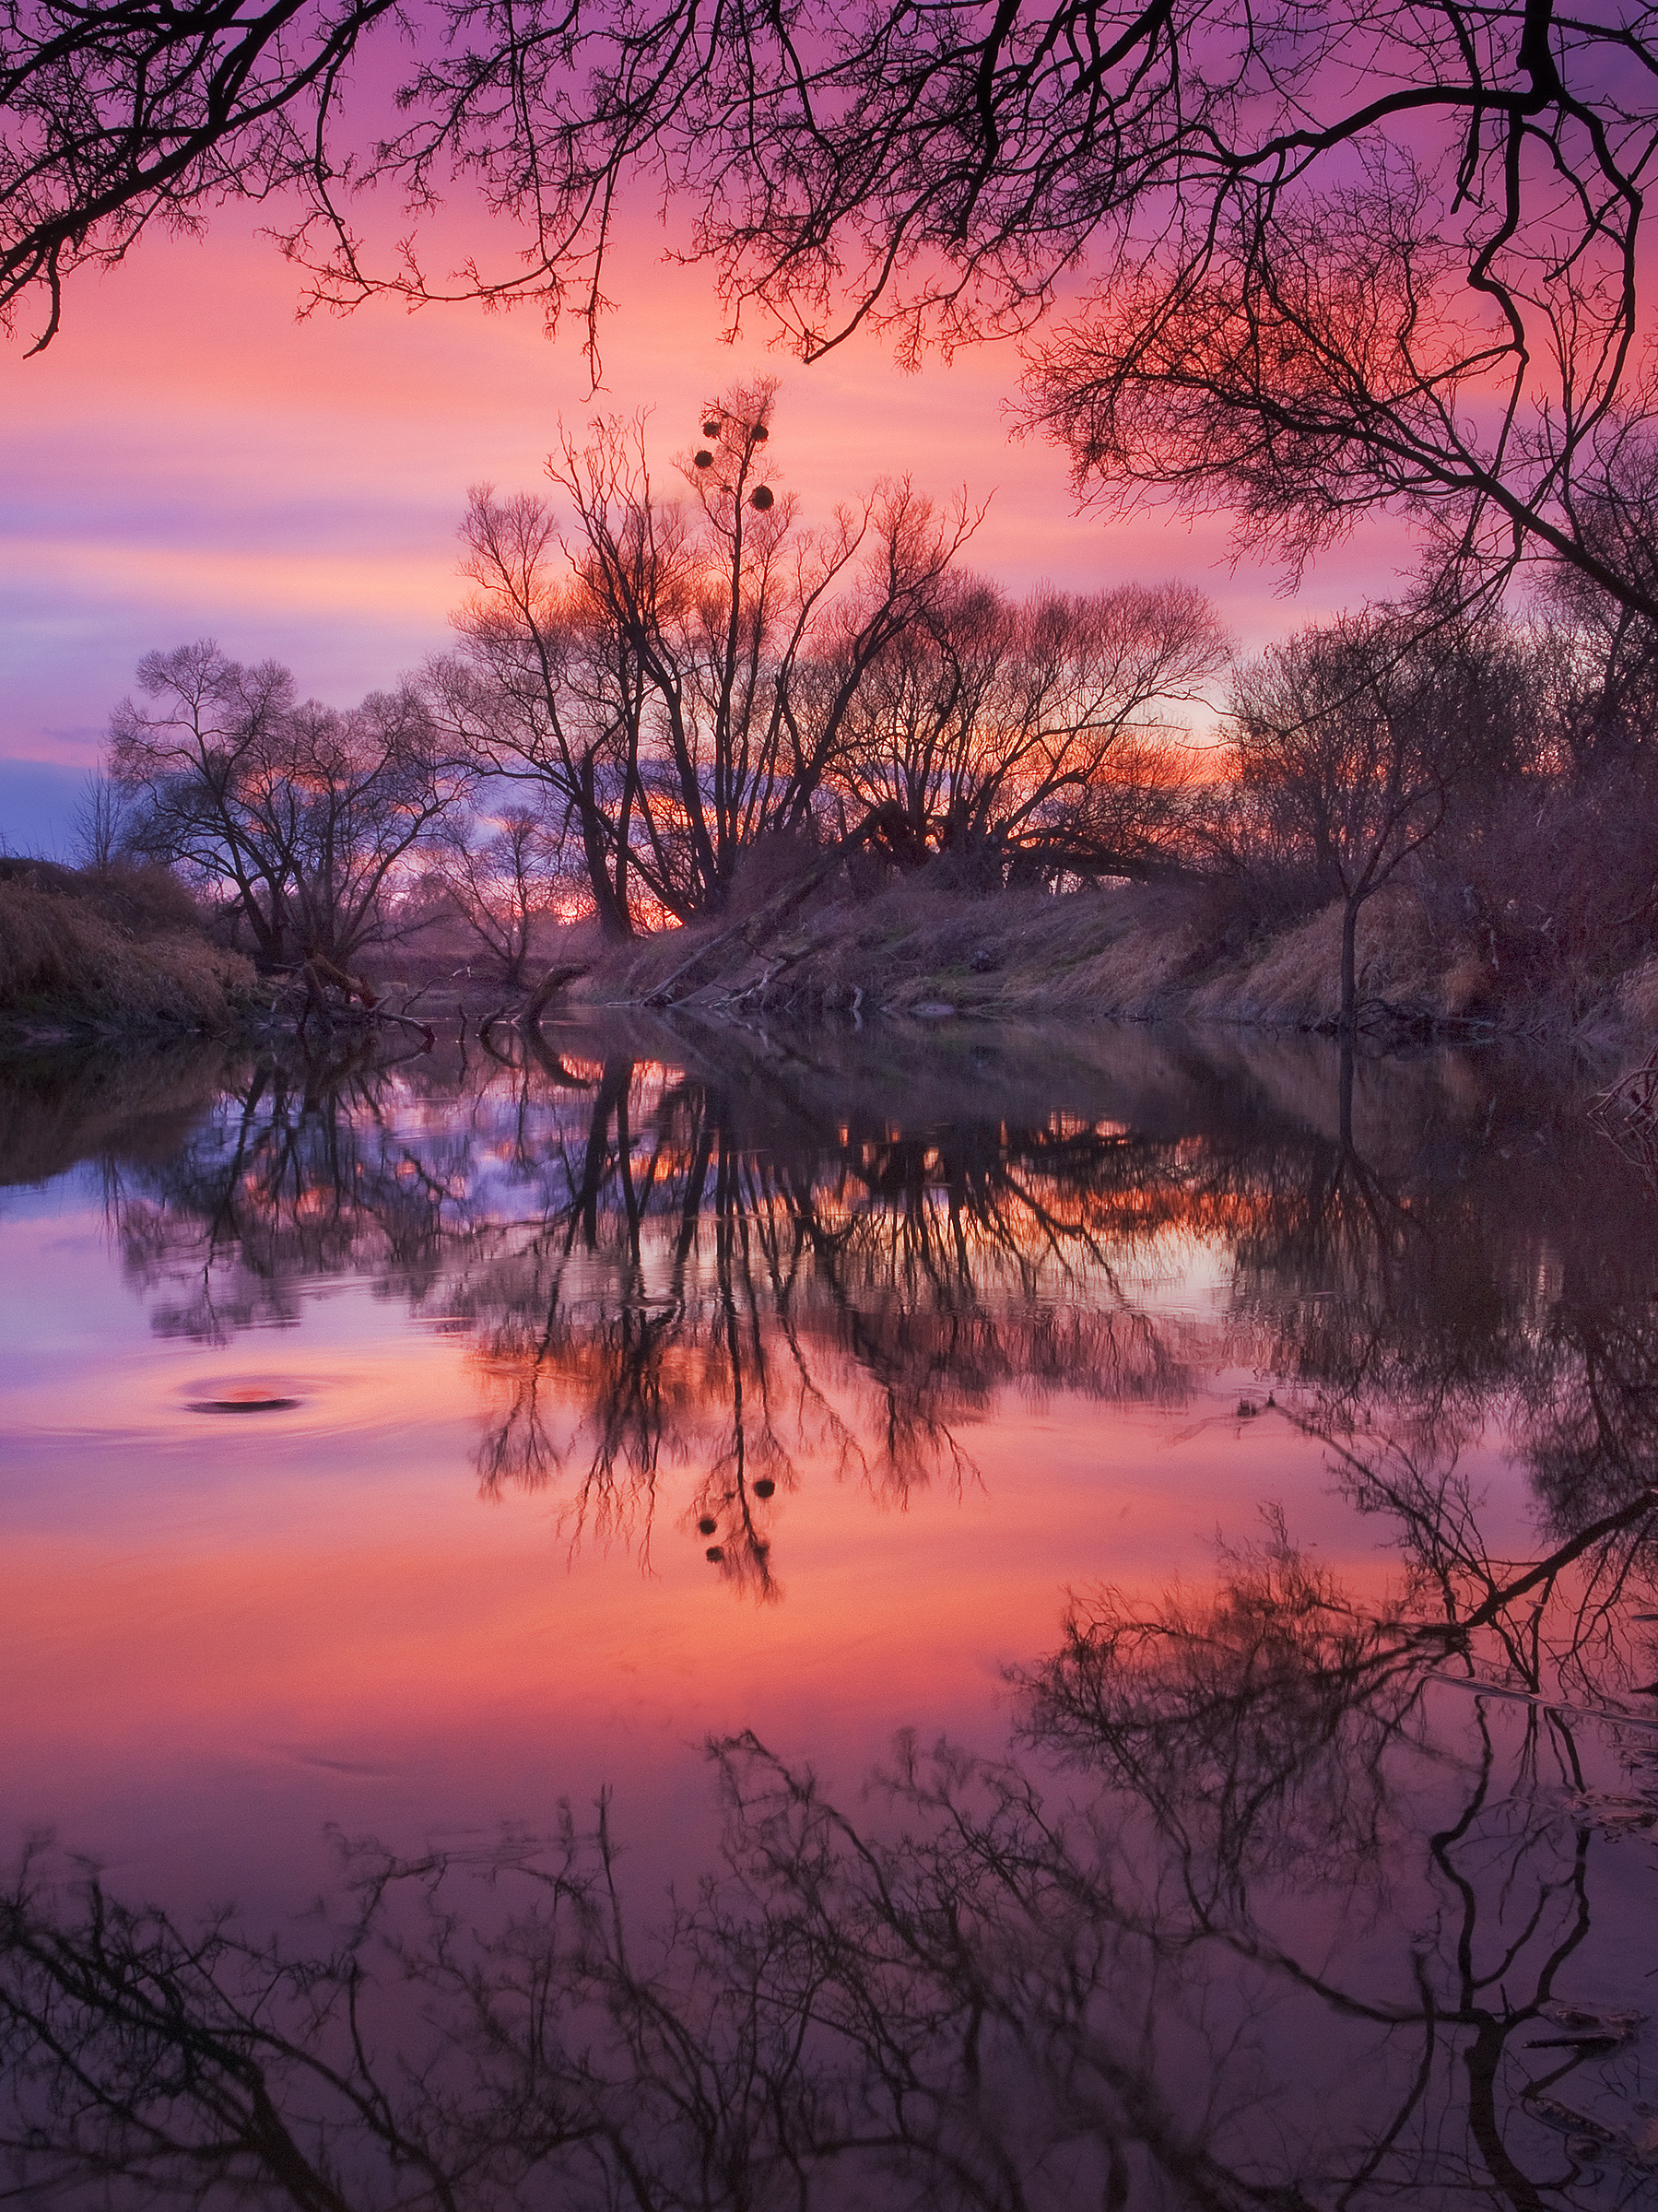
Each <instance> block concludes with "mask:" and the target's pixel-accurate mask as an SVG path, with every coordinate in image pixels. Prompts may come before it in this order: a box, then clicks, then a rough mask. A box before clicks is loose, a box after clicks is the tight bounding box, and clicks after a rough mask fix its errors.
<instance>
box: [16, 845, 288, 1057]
mask: <svg viewBox="0 0 1658 2212" xmlns="http://www.w3.org/2000/svg"><path fill="white" fill-rule="evenodd" d="M268 995H269V994H268V993H267V994H265V996H264V1001H263V1002H261V1001H260V998H259V994H258V977H257V975H256V974H255V972H254V970H253V963H252V962H251V961H249V960H246V959H243V958H242V957H241V954H240V953H235V952H229V951H227V950H226V949H225V948H224V947H221V946H218V945H215V944H214V943H213V942H212V941H211V939H210V938H209V937H208V936H207V935H206V933H205V932H204V931H203V929H202V928H201V926H200V924H199V923H198V922H197V920H196V918H195V912H194V907H193V906H192V904H191V901H190V899H189V897H188V894H187V893H186V892H185V891H184V890H183V888H182V887H181V886H180V885H179V884H178V883H176V882H175V881H174V880H173V879H172V878H171V877H170V876H168V875H167V874H166V872H165V871H164V870H162V869H157V868H145V869H137V868H119V869H108V870H102V871H97V872H94V871H90V870H82V869H74V868H64V867H59V866H57V865H55V864H54V863H53V862H52V861H43V860H18V859H9V858H0V1038H6V1039H16V1040H23V1041H38V1042H46V1041H52V1040H53V1039H54V1038H62V1039H63V1040H64V1041H72V1040H74V1039H76V1038H80V1037H86V1036H98V1035H124V1034H128V1033H133V1032H154V1033H157V1034H168V1033H172V1034H178V1033H181V1032H188V1033H193V1034H195V1035H206V1036H223V1035H228V1034H229V1033H230V1032H232V1031H234V1030H237V1029H238V1028H240V1027H241V1025H242V1024H243V1023H244V1022H245V1021H246V1020H248V1019H249V1018H251V1017H252V1015H253V1011H254V1009H255V1006H256V1005H257V1004H259V1003H264V1004H265V1005H268Z"/></svg>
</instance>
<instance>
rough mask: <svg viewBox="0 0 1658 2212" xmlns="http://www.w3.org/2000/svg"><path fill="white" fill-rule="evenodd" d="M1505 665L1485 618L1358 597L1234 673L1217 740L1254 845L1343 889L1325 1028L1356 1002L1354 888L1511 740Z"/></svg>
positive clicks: (1361, 889)
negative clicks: (1336, 982)
mask: <svg viewBox="0 0 1658 2212" xmlns="http://www.w3.org/2000/svg"><path fill="white" fill-rule="evenodd" d="M1518 676H1519V669H1518V667H1517V665H1516V664H1515V661H1514V658H1513V656H1512V655H1511V653H1509V652H1508V651H1507V649H1506V641H1505V640H1504V638H1503V637H1502V635H1501V633H1500V632H1491V631H1487V630H1478V629H1476V630H1474V631H1468V630H1466V629H1462V628H1460V627H1456V628H1451V629H1447V628H1446V627H1444V626H1443V625H1436V624H1434V623H1432V622H1431V621H1430V620H1429V619H1427V618H1426V617H1425V615H1424V613H1423V612H1421V611H1418V610H1417V609H1400V608H1393V607H1382V608H1372V609H1370V610H1368V611H1367V612H1365V613H1364V614H1362V615H1358V616H1342V617H1340V618H1338V619H1337V620H1335V622H1333V623H1330V624H1328V625H1326V626H1324V627H1323V628H1313V629H1304V630H1301V631H1299V632H1298V634H1297V635H1296V636H1295V637H1293V638H1292V639H1290V640H1289V641H1288V643H1286V644H1283V645H1276V646H1272V647H1269V648H1268V650H1267V652H1266V653H1264V654H1263V656H1262V657H1261V658H1260V659H1259V660H1258V661H1256V662H1254V663H1252V665H1249V666H1247V667H1245V668H1242V669H1241V670H1240V671H1239V672H1238V673H1237V675H1236V677H1235V678H1234V681H1233V687H1232V697H1231V713H1230V724H1229V729H1230V746H1231V755H1232V766H1233V771H1234V773H1235V775H1236V777H1237V780H1238V783H1239V786H1240V788H1241V792H1242V794H1243V797H1244V801H1245V804H1246V806H1249V807H1251V808H1252V811H1253V814H1254V818H1256V819H1258V820H1259V821H1260V823H1261V824H1262V825H1263V826H1264V832H1265V836H1266V840H1267V843H1268V846H1269V849H1271V850H1273V851H1274V852H1275V853H1278V854H1282V855H1287V856H1288V857H1290V858H1292V859H1295V860H1300V861H1304V862H1306V863H1309V864H1311V867H1312V868H1313V870H1314V871H1315V873H1316V875H1317V877H1318V878H1319V879H1320V881H1321V882H1322V883H1323V885H1324V887H1325V888H1327V889H1328V890H1329V891H1331V892H1334V893H1335V894H1336V895H1337V896H1338V897H1339V898H1340V899H1341V901H1342V935H1341V1013H1340V1028H1341V1030H1342V1031H1343V1032H1344V1033H1345V1034H1346V1035H1349V1036H1350V1035H1351V1034H1352V1032H1353V1030H1354V1029H1355V1027H1356V1025H1357V1022H1358V967H1357V957H1356V938H1357V933H1358V916H1359V913H1360V912H1361V911H1362V910H1363V908H1364V906H1365V904H1366V902H1367V901H1368V900H1370V899H1372V898H1374V897H1375V895H1376V893H1377V892H1378V891H1380V890H1381V889H1382V888H1383V887H1384V886H1385V885H1386V884H1388V883H1389V882H1391V881H1392V880H1393V877H1395V876H1396V875H1397V874H1398V872H1399V870H1400V869H1401V868H1402V867H1403V866H1404V865H1405V862H1406V861H1408V860H1409V859H1410V857H1411V855H1412V854H1413V853H1417V852H1418V851H1419V850H1420V849H1421V847H1422V846H1423V845H1425V844H1426V843H1427V842H1428V841H1429V839H1430V838H1432V837H1433V836H1434V835H1435V834H1436V833H1437V832H1438V831H1439V830H1440V827H1441V825H1442V824H1443V822H1444V820H1445V818H1446V814H1447V811H1448V809H1449V807H1450V806H1451V802H1452V794H1453V793H1454V792H1455V790H1456V789H1457V786H1458V785H1459V784H1460V783H1464V782H1469V781H1471V780H1472V779H1474V778H1475V777H1476V776H1478V775H1481V774H1483V776H1484V777H1485V778H1486V779H1487V781H1488V780H1490V779H1492V778H1493V777H1496V776H1499V775H1500V774H1501V773H1502V772H1503V771H1505V770H1509V771H1511V770H1512V769H1513V768H1514V767H1515V766H1516V765H1517V764H1518V760H1519V759H1520V758H1521V756H1522V753H1523V746H1522V740H1523V724H1524V715H1523V708H1522V705H1521V698H1520V686H1519V683H1518V682H1517V680H1516V679H1517V677H1518Z"/></svg>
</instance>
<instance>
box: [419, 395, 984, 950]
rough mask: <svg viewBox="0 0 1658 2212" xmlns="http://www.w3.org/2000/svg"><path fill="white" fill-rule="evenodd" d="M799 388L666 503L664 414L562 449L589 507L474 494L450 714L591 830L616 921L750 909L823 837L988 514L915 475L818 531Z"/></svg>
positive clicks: (755, 408)
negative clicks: (749, 888) (780, 439)
mask: <svg viewBox="0 0 1658 2212" xmlns="http://www.w3.org/2000/svg"><path fill="white" fill-rule="evenodd" d="M775 393H776V386H775V384H774V383H773V382H770V381H769V380H767V381H763V382H758V383H756V384H752V385H739V386H737V387H735V388H734V389H733V390H732V391H731V392H729V393H727V394H725V396H724V397H723V399H722V400H720V401H718V402H715V403H713V404H712V406H711V408H710V409H709V410H707V411H705V413H704V415H703V417H702V418H701V423H702V430H701V435H702V438H703V440H704V441H705V442H703V443H701V444H700V445H699V446H698V447H697V448H696V449H695V451H694V452H693V453H689V454H688V455H686V456H685V457H684V459H683V460H682V462H681V464H680V474H681V475H682V477H684V479H685V483H686V485H687V487H688V490H689V493H690V495H691V496H690V497H689V498H688V499H685V498H680V499H677V500H664V499H662V498H661V497H660V496H659V495H658V493H657V491H656V489H655V487H654V485H653V479H652V476H651V470H650V465H649V458H648V454H647V451H646V446H645V440H644V430H643V426H642V423H638V422H636V423H632V424H628V423H624V422H621V421H619V420H617V419H616V418H609V419H606V420H602V421H600V422H599V423H597V424H596V425H595V426H594V433H593V437H592V439H591V441H590V442H589V443H588V444H587V445H585V446H583V447H578V446H577V445H576V444H575V443H574V441H571V440H568V439H567V440H566V441H565V444H564V446H563V449H562V451H561V453H559V455H557V456H555V457H554V459H553V460H552V461H551V462H549V464H548V473H549V475H550V476H551V477H552V479H553V481H554V483H555V485H556V486H557V487H558V488H559V491H560V492H561V493H562V494H563V499H564V502H565V504H566V506H567V508H568V511H569V513H570V518H571V523H572V527H571V531H570V539H569V541H568V543H567V541H566V540H565V539H564V538H563V536H562V535H560V531H559V516H558V512H557V511H556V510H555V509H554V508H553V507H552V506H551V505H550V504H549V503H548V502H547V501H546V500H541V499H539V498H532V497H529V496H527V495H521V496H519V497H518V498H516V499H512V500H505V501H501V500H496V499H495V497H494V496H493V494H492V493H491V492H490V491H488V489H484V490H480V491H478V492H477V493H476V494H475V496H474V499H473V503H472V507H471V510H470V512H469V513H468V515H467V518H466V521H465V523H464V525H463V535H464V542H465V545H466V548H467V556H468V572H469V574H470V576H471V578H472V581H473V583H474V586H475V592H474V596H473V598H472V600H471V602H470V603H469V604H468V606H466V607H465V608H464V610H463V612H462V615H461V617H460V623H459V627H460V629H461V636H462V644H461V649H460V652H459V653H458V654H457V655H454V656H451V657H450V658H449V659H448V660H446V661H441V662H440V663H438V664H437V665H435V666H434V667H433V669H432V671H431V681H430V696H431V697H432V699H433V700H434V701H435V702H436V705H437V711H438V712H439V713H440V714H441V717H442V718H443V719H444V720H445V722H446V723H447V724H448V725H449V726H450V727H451V728H452V729H453V731H454V733H455V734H456V735H457V737H458V738H459V740H460V741H461V742H462V743H463V744H464V746H465V747H466V748H467V750H468V752H469V754H470V757H471V758H472V759H474V760H475V761H476V763H477V764H478V765H479V766H480V767H482V768H485V769H487V770H488V771H489V772H491V773H493V774H496V775H501V776H507V777H511V778H514V779H516V780H518V781H521V782H528V783H529V784H531V785H533V786H534V787H535V788H536V789H537V790H538V791H540V792H542V793H543V794H545V797H546V801H547V804H548V805H549V806H551V807H552V808H553V809H554V810H555V811H556V812H557V813H558V815H559V818H561V819H562V820H563V821H565V822H566V823H567V824H568V825H569V826H570V829H571V830H572V831H573V832H575V833H576V834H578V835H579V837H580V840H581V844H582V851H583V853H584V856H585V861H586V865H587V871H588V877H589V882H590V885H591V888H592V892H593V897H594V903H595V906H596V909H597V912H598V916H599V919H600V921H601V923H602V924H604V925H605V926H606V928H607V929H609V930H611V931H613V932H617V933H625V932H627V931H629V930H630V929H631V927H632V925H633V923H634V921H635V919H636V918H637V914H638V910H639V909H640V908H641V906H642V908H643V910H644V911H645V912H655V913H658V914H662V913H665V914H668V915H672V916H674V917H675V918H676V919H677V920H680V921H688V920H690V919H692V918H693V917H695V916H698V915H701V914H707V913H717V912H720V911H721V910H722V909H723V907H724V906H725V904H726V903H727V901H728V900H729V898H730V895H731V890H732V886H733V883H734V881H735V876H736V872H737V869H738V867H739V865H740V864H741V863H742V861H743V859H744V857H745V855H746V854H747V853H751V852H752V851H753V850H754V848H755V847H756V846H757V845H758V844H759V843H760V842H761V841H763V840H765V839H768V838H774V837H778V836H785V837H788V836H793V837H799V836H803V835H808V834H810V832H811V831H812V830H813V826H814V809H815V806H816V805H817V799H818V795H819V794H820V792H821V791H822V789H823V786H824V782H825V780H826V778H827V776H828V775H829V771H830V770H831V769H832V768H833V766H834V765H835V763H836V761H837V759H838V758H839V756H840V754H841V748H842V746H843V743H844V741H845V736H846V732H847V729H848V726H849V720H850V717H851V716H852V714H853V709H854V705H855V702H856V701H857V700H858V698H859V696H860V693H861V691H862V689H863V688H864V685H865V683H866V682H867V680H868V678H869V677H870V674H871V671H872V670H873V669H874V668H875V667H876V665H878V663H879V662H880V660H881V657H882V655H883V654H884V653H886V652H887V651H888V648H889V647H890V646H891V644H892V643H893V641H895V640H896V639H897V638H899V637H900V635H901V634H902V633H903V632H904V631H905V629H907V628H908V627H909V626H910V625H911V624H912V623H913V622H914V621H915V620H916V619H917V618H918V617H919V616H920V615H921V614H922V613H923V611H924V610H925V608H926V607H927V606H929V605H930V604H931V603H932V601H933V599H934V598H935V595H936V594H937V593H938V591H939V589H940V587H941V582H942V580H943V578H944V577H945V575H946V573H947V571H948V570H949V568H950V566H951V563H952V562H953V561H954V559H955V558H956V555H957V554H958V551H959V549H960V547H961V546H962V544H963V543H964V542H965V540H966V538H967V537H968V535H970V531H971V530H972V528H973V526H974V524H975V522H976V520H977V518H976V516H975V515H973V514H972V513H971V512H970V511H969V509H968V507H967V505H966V502H965V500H960V501H958V502H957V503H956V505H955V506H954V507H953V508H952V509H950V510H948V511H947V512H940V511H939V510H937V509H936V508H935V506H934V504H933V503H932V502H931V501H930V500H925V499H923V498H922V497H921V496H920V495H919V494H917V493H916V492H915V491H914V490H913V489H912V488H911V486H910V485H909V483H908V482H905V481H896V482H888V483H886V484H883V485H880V486H877V487H876V489H875V490H874V491H873V492H872V493H870V494H869V495H868V497H867V498H866V499H865V500H864V501H863V502H862V503H861V504H859V505H857V506H855V507H854V506H844V507H841V508H840V509H838V510H837V512H836V513H835V515H834V517H833V519H832V520H831V521H830V523H829V524H828V525H827V526H825V527H823V528H821V529H817V530H812V529H807V528H805V527H804V526H803V525H802V524H801V523H800V519H799V514H798V509H797V505H796V502H795V500H794V498H793V496H792V495H790V494H788V493H786V492H780V491H779V490H777V489H776V488H774V485H773V483H772V481H770V479H771V478H772V477H775V475H776V473H777V472H776V470H775V467H774V466H773V465H772V464H771V462H770V453H769V446H770V434H771V418H772V411H773V403H774V399H775Z"/></svg>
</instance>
